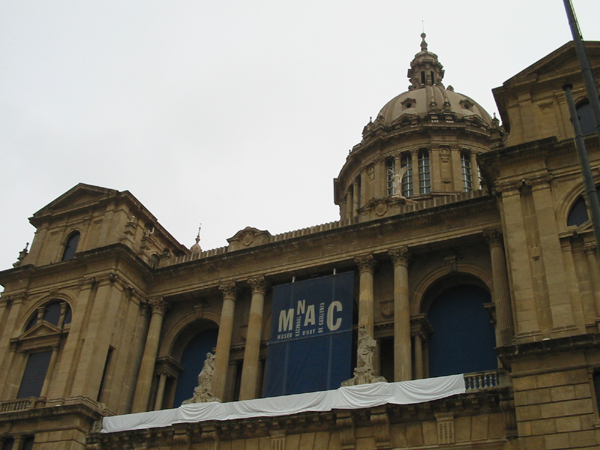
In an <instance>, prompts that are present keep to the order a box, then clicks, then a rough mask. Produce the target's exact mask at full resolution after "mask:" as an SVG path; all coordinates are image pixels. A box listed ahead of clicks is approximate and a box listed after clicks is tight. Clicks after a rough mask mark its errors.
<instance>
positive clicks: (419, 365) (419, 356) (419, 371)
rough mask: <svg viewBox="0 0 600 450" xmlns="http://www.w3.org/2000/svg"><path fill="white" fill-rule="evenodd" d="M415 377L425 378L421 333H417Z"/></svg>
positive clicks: (418, 378)
mask: <svg viewBox="0 0 600 450" xmlns="http://www.w3.org/2000/svg"><path fill="white" fill-rule="evenodd" d="M415 378H416V379H417V380H420V379H422V378H423V338H422V337H421V334H415Z"/></svg>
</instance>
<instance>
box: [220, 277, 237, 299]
mask: <svg viewBox="0 0 600 450" xmlns="http://www.w3.org/2000/svg"><path fill="white" fill-rule="evenodd" d="M219 290H220V291H221V292H222V293H223V297H224V298H230V299H232V300H235V299H236V297H237V296H238V294H239V293H240V288H239V286H238V285H237V284H236V283H235V281H224V282H221V283H220V284H219Z"/></svg>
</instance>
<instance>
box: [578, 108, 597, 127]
mask: <svg viewBox="0 0 600 450" xmlns="http://www.w3.org/2000/svg"><path fill="white" fill-rule="evenodd" d="M577 117H578V118H579V126H580V127H581V133H582V134H583V135H586V134H592V133H594V132H595V131H596V123H595V121H594V112H593V111H592V105H590V102H589V101H588V100H584V101H582V102H581V103H579V105H577Z"/></svg>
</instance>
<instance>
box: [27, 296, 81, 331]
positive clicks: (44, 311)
mask: <svg viewBox="0 0 600 450" xmlns="http://www.w3.org/2000/svg"><path fill="white" fill-rule="evenodd" d="M40 317H41V319H42V321H44V322H48V323H51V324H52V325H54V326H56V327H59V328H64V327H65V325H67V324H69V323H71V308H70V307H69V304H68V303H67V302H63V301H60V300H55V301H53V302H50V303H48V304H46V305H44V306H41V307H39V308H38V309H37V311H36V312H35V314H34V315H33V317H32V318H31V319H29V322H27V326H26V327H25V330H29V329H30V328H33V327H34V326H35V325H36V324H37V323H38V320H39V318H40Z"/></svg>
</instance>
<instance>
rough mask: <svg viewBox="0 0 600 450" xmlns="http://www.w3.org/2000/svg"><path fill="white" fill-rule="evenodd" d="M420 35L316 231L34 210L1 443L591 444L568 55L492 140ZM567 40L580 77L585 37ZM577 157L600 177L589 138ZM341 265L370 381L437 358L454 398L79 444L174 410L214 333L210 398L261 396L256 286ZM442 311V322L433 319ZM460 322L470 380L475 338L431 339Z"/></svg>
mask: <svg viewBox="0 0 600 450" xmlns="http://www.w3.org/2000/svg"><path fill="white" fill-rule="evenodd" d="M422 38H423V39H422V42H421V51H420V52H419V53H417V55H416V56H415V59H414V60H413V62H412V63H411V68H410V70H409V79H410V82H411V88H410V89H409V91H407V92H405V93H403V94H400V95H399V96H398V97H396V98H394V99H392V100H391V101H390V102H389V103H388V104H387V105H385V106H384V108H383V109H382V110H381V112H380V113H379V115H378V116H376V118H375V120H374V121H372V122H370V123H369V124H367V126H366V127H365V129H364V131H363V139H362V141H361V142H360V143H359V144H357V145H356V146H355V147H354V148H353V149H352V150H351V152H350V154H349V155H348V158H347V160H346V163H345V164H344V166H343V167H342V169H341V171H340V174H339V175H338V177H337V178H336V179H335V182H334V193H335V202H336V204H338V205H339V207H340V220H339V221H337V222H333V223H328V224H324V225H318V226H314V227H310V228H307V229H303V230H297V231H292V232H288V233H284V234H280V235H271V234H270V233H269V232H268V231H265V230H258V229H256V228H252V227H247V228H245V229H244V230H240V231H239V232H238V233H236V235H235V236H233V237H232V238H230V239H229V240H228V242H229V245H228V246H227V247H223V248H218V249H213V250H208V251H201V249H200V246H199V245H198V242H197V243H196V245H195V246H193V247H192V249H187V248H186V247H185V246H183V245H181V244H179V243H178V242H177V240H175V239H174V238H173V237H172V236H171V235H170V234H169V233H168V232H167V231H166V230H165V229H164V228H163V227H162V226H161V225H160V224H159V223H158V221H157V219H156V218H155V217H154V216H153V215H152V214H151V213H150V212H149V211H148V210H147V209H146V208H145V207H144V206H143V205H142V204H141V203H140V202H139V201H138V200H137V199H136V198H135V197H134V196H133V195H132V194H131V193H129V192H127V191H125V192H118V191H115V190H111V189H104V188H99V187H95V186H90V185H85V184H80V185H78V186H75V187H74V188H73V189H71V190H70V191H68V192H67V193H65V194H64V195H63V196H61V197H59V198H58V199H56V200H54V201H53V202H51V203H50V204H49V205H47V206H46V207H44V208H42V209H41V210H40V211H38V212H37V213H35V214H34V215H33V217H32V218H31V219H30V220H31V223H32V224H33V225H34V226H35V227H36V229H37V231H36V235H35V239H34V241H33V244H32V246H31V250H30V251H23V252H22V253H21V254H20V255H19V258H18V260H17V262H16V263H15V264H14V267H13V268H12V269H7V270H5V271H3V272H0V283H1V284H2V285H3V286H4V292H3V293H2V296H1V297H0V324H1V326H0V361H1V363H0V439H2V441H3V445H4V448H6V449H8V448H13V449H14V450H21V449H22V448H30V447H28V446H29V445H30V444H31V442H32V441H33V448H35V449H48V450H50V449H73V450H75V449H90V450H91V449H126V448H130V449H137V448H146V449H158V448H160V449H173V450H176V449H177V450H179V449H182V450H183V449H186V450H187V449H223V450H238V449H239V450H242V449H243V450H251V449H252V450H259V449H260V450H262V449H270V450H296V449H298V450H304V449H310V448H319V449H321V448H330V449H360V450H362V449H365V450H366V449H396V448H415V449H418V448H457V449H466V448H474V447H475V446H476V447H477V448H482V449H531V448H536V449H538V448H539V449H542V450H544V449H546V450H550V449H560V448H597V447H598V446H600V416H599V411H598V402H597V398H598V397H599V396H600V392H597V390H598V389H600V383H599V382H600V374H599V372H598V371H600V334H599V332H600V328H599V325H598V323H599V317H600V264H599V263H598V255H597V249H596V248H595V244H594V242H595V240H594V237H593V230H592V228H591V225H590V222H589V221H588V220H586V219H585V217H584V218H583V219H582V220H579V219H578V216H577V214H576V212H577V211H579V210H578V209H577V205H579V204H580V203H581V200H580V199H581V196H582V193H583V186H582V181H581V175H580V169H579V165H578V161H577V156H576V153H575V149H574V144H573V131H572V128H571V126H570V123H569V114H568V108H567V106H566V101H565V98H564V94H563V92H562V85H563V84H564V83H565V82H570V83H572V84H573V86H574V89H573V93H574V96H575V98H576V101H577V102H578V104H582V103H583V102H584V101H585V90H584V86H583V82H582V80H581V74H580V72H579V69H578V65H577V58H576V55H575V51H574V48H573V45H572V44H571V43H569V44H566V45H564V46H563V47H561V48H559V49H557V50H556V51H554V52H553V53H551V54H550V55H548V56H546V57H545V58H543V59H542V60H540V61H538V62H537V63H535V64H533V65H532V66H530V67H528V68H527V69H525V70H524V71H522V72H521V73H519V74H517V75H515V76H514V77H513V78H511V79H509V80H508V81H506V82H505V83H504V84H503V86H501V87H499V88H496V89H494V95H495V98H496V101H497V104H498V108H499V111H500V115H501V118H502V126H500V122H499V121H498V120H497V119H495V118H491V117H490V116H489V115H488V114H487V113H486V112H485V111H484V110H483V108H481V107H480V106H479V105H478V104H477V103H476V102H475V101H473V100H471V99H470V98H469V97H467V96H465V95H462V94H459V93H457V92H454V89H453V88H452V87H450V86H448V87H445V86H444V85H443V83H442V81H443V75H444V71H443V67H442V65H441V63H440V62H439V60H438V57H437V55H435V54H433V53H431V52H430V51H429V50H428V45H427V43H426V41H425V36H424V35H423V36H422ZM587 46H588V52H589V55H590V58H591V62H592V66H593V68H594V71H595V73H596V76H597V77H598V75H599V74H600V43H596V42H591V43H588V44H587ZM585 142H586V145H587V149H588V152H589V155H590V159H591V163H592V169H593V173H594V176H595V177H596V178H597V182H600V148H599V145H598V144H599V143H598V138H597V137H596V136H593V135H589V136H587V137H586V138H585ZM583 211H584V213H585V207H584V208H583ZM584 215H585V214H584ZM573 222H574V223H573ZM345 271H354V273H355V277H354V279H355V287H354V291H355V293H354V301H355V310H356V311H357V314H356V320H355V324H354V325H355V329H356V330H359V329H363V328H364V330H365V333H366V334H367V335H368V336H370V337H372V338H373V339H374V342H375V343H376V345H374V346H373V348H374V349H373V351H374V354H373V355H372V361H371V363H372V372H373V373H372V375H373V377H375V378H377V377H384V378H385V379H387V380H388V381H408V380H413V379H420V378H427V377H430V376H436V375H442V374H444V373H443V371H444V369H445V368H444V367H442V368H441V369H440V367H439V360H441V358H443V357H444V356H448V354H450V356H451V359H453V361H452V362H453V363H454V362H456V364H457V365H456V367H458V369H457V370H459V372H466V375H465V380H466V384H467V391H466V393H465V394H461V395H458V396H453V397H450V398H447V399H443V400H436V401H432V402H426V403H420V404H414V405H384V406H378V407H373V408H364V409H353V410H333V411H331V412H327V413H303V414H297V415H286V414H285V412H282V414H281V416H278V417H268V418H267V417H261V418H255V419H238V420H229V421H203V422H198V423H193V424H177V425H173V426H170V427H165V428H149V429H145V430H136V431H126V432H118V433H100V432H99V426H100V423H101V422H100V420H101V418H102V417H103V416H107V415H122V414H129V413H137V412H145V411H154V410H161V409H168V408H173V407H177V406H179V405H178V404H175V402H176V398H178V397H177V396H178V392H177V387H178V385H180V386H181V385H182V383H183V381H182V380H183V379H184V374H186V370H189V368H188V363H189V359H188V356H187V353H186V351H187V349H188V348H191V347H190V346H191V345H192V343H193V342H196V340H197V339H198V338H199V337H203V336H209V335H211V336H212V335H214V336H215V341H214V343H213V344H211V348H210V351H211V352H212V351H213V350H215V360H214V376H213V378H212V388H211V389H212V392H211V394H212V395H213V396H214V397H216V398H219V399H221V400H222V401H223V402H231V401H238V400H250V399H255V398H260V397H261V396H262V380H263V376H264V373H263V372H264V366H265V360H266V358H267V345H266V343H267V340H268V336H269V331H270V320H271V306H272V302H273V294H272V292H273V290H272V289H273V286H277V285H280V284H285V283H290V282H292V281H300V280H305V279H310V278H313V277H318V276H324V275H329V274H332V273H334V272H345ZM467 291H468V292H475V293H477V294H476V295H479V297H478V299H479V300H481V301H479V300H478V301H479V308H480V310H481V311H480V312H482V313H483V314H484V320H483V323H482V321H481V319H477V320H475V319H473V320H475V321H474V322H470V320H471V319H469V318H467V317H466V316H467V315H466V314H465V316H464V319H463V318H461V316H460V313H461V311H462V309H461V308H463V307H465V308H466V307H467V306H468V305H467V303H455V304H453V303H449V302H453V301H456V302H462V299H461V293H464V292H467ZM453 293H454V294H453ZM451 294H452V295H455V294H456V295H457V297H452V295H451ZM465 295H466V294H465ZM473 295H475V294H473ZM452 299H456V300H452ZM482 299H483V300H482ZM444 305H450V306H451V308H450V309H449V310H444V309H440V308H441V307H442V306H444ZM452 305H456V306H454V307H453V306H452ZM459 305H460V306H459ZM440 311H441V312H440ZM443 311H447V312H443ZM451 313H457V314H458V316H457V317H459V319H458V320H455V319H452V320H453V321H454V322H453V323H448V320H450V319H447V320H446V317H445V316H448V317H450V314H451ZM490 322H491V323H492V324H493V326H492V327H490V326H489V323H490ZM472 325H477V326H479V325H481V326H483V328H485V327H486V326H487V327H488V328H490V330H491V334H492V340H493V341H494V342H495V343H494V344H493V345H489V346H488V347H489V348H488V349H487V350H486V353H485V355H487V356H489V355H490V354H491V355H492V361H493V362H492V363H491V364H490V365H491V366H489V367H488V366H486V367H484V368H480V369H476V370H475V371H473V370H470V369H469V368H470V367H479V366H477V363H478V362H479V359H480V354H479V353H477V352H478V351H479V350H477V351H476V350H474V349H475V348H476V345H477V344H478V343H479V342H480V341H483V337H482V336H481V335H478V334H477V332H476V331H472V335H471V336H470V341H468V345H467V346H466V347H467V350H469V348H471V347H472V348H473V350H472V354H470V353H469V351H467V352H464V353H465V354H464V355H462V356H461V354H459V353H452V352H453V351H454V350H444V348H445V347H444V345H445V344H447V343H448V342H449V341H452V340H453V339H454V338H453V335H452V334H444V333H447V331H444V330H446V328H444V327H448V326H450V327H452V326H454V327H455V328H456V329H457V330H458V331H460V332H464V331H465V328H468V329H467V331H469V330H470V329H471V328H469V327H471V326H472ZM477 329H478V328H477ZM472 330H476V328H472ZM211 333H212V334H211ZM203 339H204V338H203ZM203 342H204V341H203ZM206 342H208V341H206ZM211 342H212V341H211ZM440 345H441V347H440ZM494 347H495V350H494ZM440 348H442V350H440ZM206 353H207V352H206V351H204V353H203V354H201V355H198V358H199V359H201V360H202V361H204V358H205V355H206ZM472 364H475V365H472ZM211 370H212V369H211ZM448 370H450V369H448ZM452 370H454V369H452ZM473 372H474V373H473ZM197 376H198V373H197V372H196V373H195V374H194V375H193V384H192V385H191V388H190V390H189V392H187V393H186V395H185V397H184V398H190V397H192V395H193V394H194V392H193V391H194V387H195V386H196V385H197V384H198V381H197V380H198V378H197ZM351 376H352V374H351V373H349V374H348V378H350V377H351ZM594 383H597V384H598V385H597V386H596V387H595V386H594ZM11 445H12V447H10V446H11Z"/></svg>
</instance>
